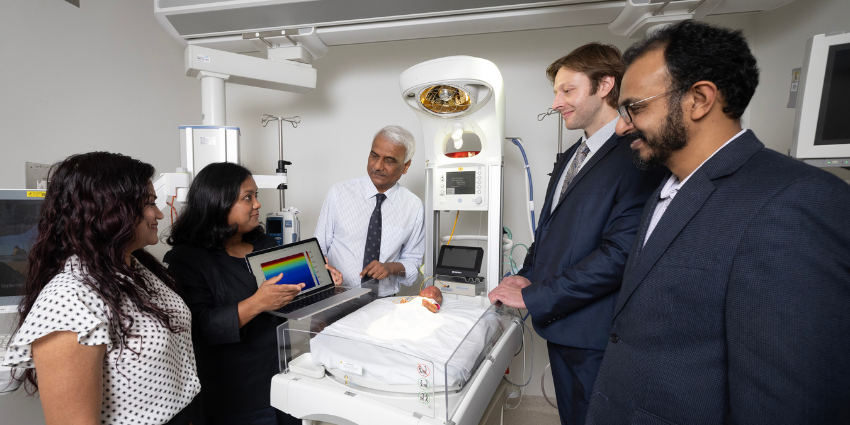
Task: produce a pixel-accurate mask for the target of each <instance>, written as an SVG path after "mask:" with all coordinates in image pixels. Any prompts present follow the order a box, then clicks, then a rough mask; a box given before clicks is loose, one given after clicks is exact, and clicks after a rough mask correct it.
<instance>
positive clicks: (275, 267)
mask: <svg viewBox="0 0 850 425" xmlns="http://www.w3.org/2000/svg"><path fill="white" fill-rule="evenodd" d="M260 267H261V268H262V269H263V276H265V278H266V280H269V279H271V278H273V277H275V276H277V275H279V274H281V273H283V278H282V279H281V280H280V282H278V283H279V284H289V285H297V284H299V283H305V284H306V286H305V287H304V288H303V289H302V291H303V290H304V289H309V288H312V287H314V286H316V279H315V278H314V275H313V267H312V266H311V265H310V258H309V257H308V256H307V255H306V253H304V252H302V253H298V254H295V255H290V256H289V257H283V258H281V259H278V260H274V261H269V262H267V263H262V264H260Z"/></svg>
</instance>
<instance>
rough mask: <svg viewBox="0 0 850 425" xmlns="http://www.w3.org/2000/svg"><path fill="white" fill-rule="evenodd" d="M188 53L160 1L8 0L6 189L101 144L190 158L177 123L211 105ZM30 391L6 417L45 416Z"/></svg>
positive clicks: (2, 173)
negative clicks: (28, 170) (28, 172)
mask: <svg viewBox="0 0 850 425" xmlns="http://www.w3.org/2000/svg"><path fill="white" fill-rule="evenodd" d="M182 53H183V49H182V47H181V46H180V45H179V44H178V43H177V41H175V40H174V39H172V38H171V37H169V36H168V35H167V34H165V32H164V31H163V30H162V28H161V27H160V25H159V24H158V23H157V22H156V21H155V20H154V17H153V4H152V2H150V1H139V0H116V1H113V0H83V1H82V7H81V8H79V9H78V8H76V7H74V6H72V5H70V4H69V3H67V2H65V1H62V0H3V1H2V2H0V129H2V130H0V188H23V187H24V163H25V162H38V163H48V164H50V163H54V162H56V161H58V160H61V159H63V158H65V157H67V156H68V155H71V154H73V153H80V152H88V151H93V150H108V151H112V152H120V153H124V154H127V155H130V156H132V157H135V158H139V159H141V160H143V161H146V162H150V163H152V164H153V165H154V166H155V167H156V168H157V170H159V171H171V170H173V169H174V167H176V166H178V165H180V156H179V151H178V147H177V140H178V139H177V126H178V125H180V124H189V123H195V122H197V121H199V118H198V117H199V116H200V109H201V108H200V86H199V84H198V83H197V82H196V81H194V80H192V79H190V78H186V77H184V76H183V62H182ZM25 395H26V394H25V393H23V391H18V392H17V393H15V394H13V395H4V396H0V424H4V425H6V424H8V425H11V424H15V425H28V424H43V423H44V417H43V414H42V412H41V404H40V402H39V399H38V398H36V397H25Z"/></svg>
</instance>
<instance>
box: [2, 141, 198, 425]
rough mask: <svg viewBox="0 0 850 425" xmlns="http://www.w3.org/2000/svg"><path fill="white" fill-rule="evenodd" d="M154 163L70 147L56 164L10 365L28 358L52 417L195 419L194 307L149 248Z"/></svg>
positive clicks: (156, 215)
mask: <svg viewBox="0 0 850 425" xmlns="http://www.w3.org/2000/svg"><path fill="white" fill-rule="evenodd" d="M153 174H154V169H153V167H152V166H151V165H150V164H146V163H144V162H141V161H138V160H135V159H133V158H130V157H128V156H124V155H119V154H113V153H108V152H92V153H87V154H80V155H73V156H70V157H68V158H67V159H65V160H64V161H62V162H60V163H58V164H56V165H55V166H54V167H53V169H52V170H51V173H50V178H49V181H50V183H49V185H48V188H47V194H46V196H45V199H44V203H43V205H42V210H41V217H40V219H39V223H38V238H37V239H36V243H35V245H34V246H33V248H32V249H31V250H30V254H29V273H28V275H27V280H26V286H25V289H24V299H23V301H22V302H21V305H20V313H21V319H20V323H19V329H18V331H17V332H16V333H15V335H14V337H13V338H12V342H11V343H10V344H9V349H8V352H7V354H6V358H5V359H4V361H3V364H4V365H6V366H11V367H15V368H23V369H25V371H24V377H25V378H26V380H27V381H28V382H29V384H31V389H32V391H33V392H35V391H38V393H39V396H40V398H41V404H42V407H43V409H44V417H45V419H46V421H47V423H48V424H51V425H52V424H63V425H64V424H84V423H85V424H94V423H103V424H118V423H139V424H164V423H168V424H188V423H189V420H190V419H191V418H190V416H191V412H190V411H189V409H186V407H187V406H188V405H189V404H190V402H191V401H192V399H193V398H194V397H195V395H196V394H197V393H198V391H200V384H199V381H198V377H197V374H196V372H195V357H194V353H193V350H192V340H191V336H190V329H191V325H192V322H191V314H190V312H189V309H188V308H187V307H186V304H185V303H184V302H183V301H182V300H181V298H180V297H179V296H178V294H177V293H176V291H177V289H178V288H177V284H176V282H175V281H174V280H173V279H172V278H171V277H170V276H169V275H168V273H167V272H166V271H165V268H164V267H163V266H162V265H161V264H160V263H159V262H158V261H157V260H156V259H155V258H154V257H153V256H152V255H151V254H149V253H148V252H147V251H145V250H144V247H146V246H148V245H154V244H156V243H157V242H158V239H157V222H158V220H159V219H161V218H162V217H163V216H162V212H160V210H159V209H158V208H157V207H156V203H155V199H156V195H155V193H154V189H153V185H152V184H151V180H150V179H151V177H152V176H153Z"/></svg>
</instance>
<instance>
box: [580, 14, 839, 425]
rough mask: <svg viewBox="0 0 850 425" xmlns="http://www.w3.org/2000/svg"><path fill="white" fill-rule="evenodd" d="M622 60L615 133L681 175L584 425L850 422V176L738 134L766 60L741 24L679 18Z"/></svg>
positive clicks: (653, 211) (642, 254) (669, 188)
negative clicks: (730, 26)
mask: <svg viewBox="0 0 850 425" xmlns="http://www.w3.org/2000/svg"><path fill="white" fill-rule="evenodd" d="M625 60H626V63H627V64H628V65H629V67H628V69H627V71H626V74H625V76H624V77H623V84H622V91H621V96H620V105H622V106H621V107H620V110H619V111H620V115H621V124H620V125H618V129H617V131H618V133H620V134H625V135H626V137H629V139H630V140H632V148H633V149H634V150H635V153H636V155H637V156H638V157H639V159H640V160H641V161H642V162H643V163H645V164H648V165H651V164H662V165H664V166H665V167H666V168H668V169H669V170H670V172H671V173H670V174H669V178H668V179H667V180H666V182H665V183H664V184H663V186H662V187H660V188H659V190H657V191H656V193H655V194H654V195H653V197H652V198H650V202H649V203H648V204H647V206H646V209H645V210H644V216H643V218H642V220H641V226H640V230H639V232H638V236H637V240H636V241H635V244H634V247H633V248H632V252H631V254H630V255H629V261H628V264H627V266H626V272H625V275H624V278H623V287H622V290H621V292H620V296H619V299H618V300H617V304H616V307H615V310H614V321H613V325H612V329H611V335H610V342H609V344H608V348H607V350H606V353H605V360H604V361H603V363H602V369H601V371H600V372H599V376H598V378H597V381H596V386H595V388H594V394H593V396H592V398H591V402H590V408H589V412H588V416H587V422H588V424H596V425H601V424H605V425H609V424H612V425H613V424H668V425H669V424H688V425H700V424H722V423H726V424H747V425H754V424H756V425H757V424H771V425H776V424H789V425H790V424H793V425H800V424H839V423H840V424H847V423H850V354H849V353H850V218H848V217H850V186H848V185H847V184H845V183H844V182H842V181H841V180H839V179H837V178H836V177H834V176H833V175H831V174H829V173H826V172H824V171H822V170H819V169H816V168H814V167H811V166H808V165H805V164H803V163H802V162H798V161H795V160H793V159H791V158H788V157H786V156H784V155H781V154H779V153H777V152H775V151H772V150H770V149H767V148H765V146H764V145H763V144H762V143H761V142H760V141H759V140H758V139H757V138H756V136H755V134H753V132H752V131H749V130H742V129H741V125H740V117H741V114H742V113H743V112H744V110H745V109H746V107H747V104H748V103H749V101H750V99H751V97H752V95H753V93H754V92H755V89H756V86H757V85H758V73H759V71H758V68H757V66H756V59H755V57H753V55H752V53H751V52H750V49H749V47H748V46H747V42H746V40H745V39H744V38H743V37H742V36H741V33H740V32H739V31H730V30H726V29H721V28H717V27H712V26H710V25H708V24H703V23H698V22H693V21H685V22H682V23H680V24H677V25H674V26H671V27H668V28H665V29H662V30H659V31H658V32H656V33H654V34H653V35H651V36H650V37H648V38H647V39H646V40H644V41H642V42H640V43H638V44H637V45H635V46H632V47H631V48H630V49H629V50H628V51H626V54H625ZM665 97H666V99H664V98H665Z"/></svg>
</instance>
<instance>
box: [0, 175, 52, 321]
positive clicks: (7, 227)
mask: <svg viewBox="0 0 850 425" xmlns="http://www.w3.org/2000/svg"><path fill="white" fill-rule="evenodd" d="M44 193H45V192H44V191H43V190H7V189H0V313H3V312H8V311H7V310H8V309H9V308H14V307H17V305H18V302H20V300H21V298H23V297H22V294H23V289H24V282H25V281H26V277H27V272H28V267H29V262H28V258H29V252H30V250H31V249H32V246H33V244H35V239H36V236H38V219H39V216H40V214H41V204H42V202H43V201H44ZM0 333H3V332H2V330H0Z"/></svg>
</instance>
